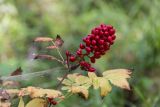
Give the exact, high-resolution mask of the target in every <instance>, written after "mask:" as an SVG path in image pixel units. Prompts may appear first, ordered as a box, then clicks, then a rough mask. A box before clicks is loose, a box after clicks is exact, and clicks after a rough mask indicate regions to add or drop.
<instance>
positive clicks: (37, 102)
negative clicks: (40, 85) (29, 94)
mask: <svg viewBox="0 0 160 107" xmlns="http://www.w3.org/2000/svg"><path fill="white" fill-rule="evenodd" d="M26 107H47V101H46V100H44V99H40V98H35V99H33V100H31V101H30V102H29V103H28V104H27V105H26Z"/></svg>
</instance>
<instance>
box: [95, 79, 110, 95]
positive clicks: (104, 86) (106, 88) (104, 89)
mask: <svg viewBox="0 0 160 107" xmlns="http://www.w3.org/2000/svg"><path fill="white" fill-rule="evenodd" d="M98 81H99V87H100V89H101V96H102V97H104V96H106V95H107V94H108V93H109V92H110V91H111V90H112V87H111V85H110V84H109V82H108V80H106V79H105V78H103V77H99V78H98Z"/></svg>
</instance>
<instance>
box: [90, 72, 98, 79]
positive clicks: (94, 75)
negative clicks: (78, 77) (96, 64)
mask: <svg viewBox="0 0 160 107" xmlns="http://www.w3.org/2000/svg"><path fill="white" fill-rule="evenodd" d="M88 77H89V78H90V79H94V78H96V77H97V75H96V74H95V73H94V72H88Z"/></svg>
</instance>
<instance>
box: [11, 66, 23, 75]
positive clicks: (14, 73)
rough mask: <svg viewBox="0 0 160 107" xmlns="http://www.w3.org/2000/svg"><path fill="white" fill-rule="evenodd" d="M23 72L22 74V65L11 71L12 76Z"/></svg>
mask: <svg viewBox="0 0 160 107" xmlns="http://www.w3.org/2000/svg"><path fill="white" fill-rule="evenodd" d="M21 74H22V69H21V67H19V68H17V69H16V70H15V71H13V72H12V73H11V76H13V75H21Z"/></svg>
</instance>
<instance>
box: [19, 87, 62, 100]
mask: <svg viewBox="0 0 160 107" xmlns="http://www.w3.org/2000/svg"><path fill="white" fill-rule="evenodd" d="M24 95H29V96H30V97H32V98H35V97H44V96H46V97H48V98H59V97H62V93H61V92H60V91H57V90H53V89H43V88H39V87H31V86H30V87H27V88H23V89H21V90H20V92H19V96H24Z"/></svg>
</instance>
